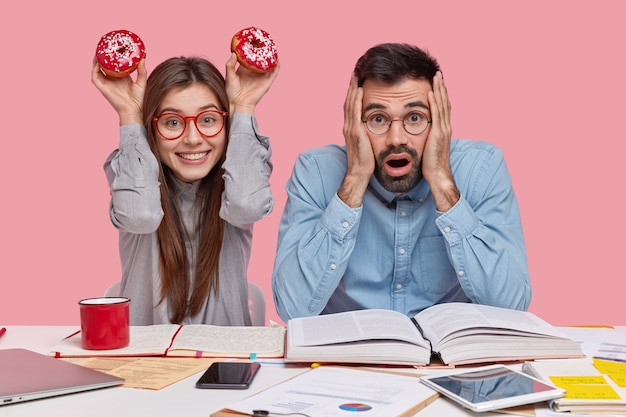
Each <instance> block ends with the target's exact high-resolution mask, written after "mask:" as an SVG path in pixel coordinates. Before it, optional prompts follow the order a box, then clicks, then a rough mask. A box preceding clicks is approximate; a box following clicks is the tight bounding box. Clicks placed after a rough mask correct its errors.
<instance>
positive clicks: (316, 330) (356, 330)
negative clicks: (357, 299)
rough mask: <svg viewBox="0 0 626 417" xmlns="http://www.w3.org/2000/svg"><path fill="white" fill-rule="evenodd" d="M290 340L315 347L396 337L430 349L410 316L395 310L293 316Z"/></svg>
mask: <svg viewBox="0 0 626 417" xmlns="http://www.w3.org/2000/svg"><path fill="white" fill-rule="evenodd" d="M288 329H289V330H288V331H289V339H290V342H291V344H292V345H293V346H316V345H326V344H333V343H344V342H354V341H358V340H371V339H395V340H403V341H406V342H409V343H413V344H415V345H418V346H423V347H425V348H426V349H429V350H430V344H429V343H428V342H427V341H426V340H424V338H423V337H422V335H421V334H420V332H419V330H417V327H415V325H414V324H413V322H412V321H411V319H410V318H408V317H407V316H405V315H404V314H402V313H399V312H397V311H393V310H377V309H372V310H356V311H347V312H344V313H337V314H326V315H320V316H313V317H301V318H297V319H291V320H289V323H288Z"/></svg>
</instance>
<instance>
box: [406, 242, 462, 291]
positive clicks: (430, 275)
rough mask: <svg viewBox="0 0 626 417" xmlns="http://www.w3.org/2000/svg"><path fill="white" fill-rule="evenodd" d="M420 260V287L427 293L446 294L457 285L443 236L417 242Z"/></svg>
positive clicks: (418, 279) (418, 277)
mask: <svg viewBox="0 0 626 417" xmlns="http://www.w3.org/2000/svg"><path fill="white" fill-rule="evenodd" d="M416 256H417V257H418V258H419V265H420V268H419V271H418V273H419V274H420V275H419V276H417V277H416V279H417V282H418V285H419V287H420V288H421V290H422V291H424V292H425V293H430V294H445V293H446V292H448V291H449V290H450V289H451V288H452V287H454V286H455V285H456V283H457V280H456V275H455V273H454V268H452V265H451V264H450V260H449V258H448V251H447V248H446V242H445V239H444V238H443V237H442V236H433V237H423V238H421V239H419V240H418V241H417V253H416Z"/></svg>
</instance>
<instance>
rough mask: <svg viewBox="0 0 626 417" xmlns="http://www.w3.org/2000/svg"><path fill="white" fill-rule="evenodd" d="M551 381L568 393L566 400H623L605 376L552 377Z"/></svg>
mask: <svg viewBox="0 0 626 417" xmlns="http://www.w3.org/2000/svg"><path fill="white" fill-rule="evenodd" d="M550 380H551V381H552V383H553V384H554V385H556V386H557V387H560V388H563V389H564V390H565V391H566V393H565V398H570V399H578V400H619V399H621V397H620V396H619V394H618V393H617V392H616V391H615V390H614V389H613V387H611V386H610V385H609V384H608V382H607V381H606V379H604V376H598V375H589V376H586V375H576V376H551V377H550Z"/></svg>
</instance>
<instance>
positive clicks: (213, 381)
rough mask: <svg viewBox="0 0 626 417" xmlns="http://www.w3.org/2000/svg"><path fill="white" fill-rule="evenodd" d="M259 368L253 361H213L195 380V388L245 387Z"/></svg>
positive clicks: (259, 365)
mask: <svg viewBox="0 0 626 417" xmlns="http://www.w3.org/2000/svg"><path fill="white" fill-rule="evenodd" d="M259 368H261V364H259V363H255V362H214V363H212V364H211V366H209V368H208V369H207V370H206V371H205V372H204V374H202V376H201V377H200V379H198V381H197V382H196V388H225V389H246V388H248V387H249V386H250V383H251V382H252V380H253V379H254V376H255V375H256V373H257V372H258V371H259Z"/></svg>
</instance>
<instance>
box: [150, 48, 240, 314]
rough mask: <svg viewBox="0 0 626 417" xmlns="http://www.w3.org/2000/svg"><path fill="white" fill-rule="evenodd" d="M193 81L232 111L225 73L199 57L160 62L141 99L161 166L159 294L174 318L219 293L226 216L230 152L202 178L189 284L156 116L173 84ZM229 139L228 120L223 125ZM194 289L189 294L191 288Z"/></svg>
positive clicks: (182, 237)
mask: <svg viewBox="0 0 626 417" xmlns="http://www.w3.org/2000/svg"><path fill="white" fill-rule="evenodd" d="M194 83H202V84H206V85H207V86H208V87H209V88H210V89H211V90H212V91H213V92H214V93H215V95H216V96H217V98H218V100H219V101H220V103H219V105H220V106H221V109H220V110H224V111H227V110H228V96H227V94H226V87H225V82H224V77H223V76H222V74H221V73H220V72H219V71H218V70H217V68H216V67H215V66H214V65H213V64H211V63H210V62H209V61H207V60H206V59H203V58H199V57H175V58H170V59H168V60H166V61H164V62H162V63H161V64H159V65H158V66H157V67H156V68H155V69H154V70H153V71H152V73H151V74H150V76H149V77H148V81H147V84H146V92H145V96H144V103H143V117H144V125H145V127H146V130H147V131H148V140H149V142H150V148H151V149H152V152H153V153H154V155H155V156H156V158H157V160H158V161H159V163H160V164H159V165H160V167H161V169H160V172H159V182H160V183H161V205H162V207H163V213H164V215H163V220H162V221H161V224H160V226H159V229H158V231H157V233H158V238H159V252H160V253H159V270H160V273H161V298H160V300H159V303H161V302H163V300H165V299H166V297H167V300H168V303H169V307H170V310H171V317H170V321H171V322H172V323H181V322H182V321H183V319H184V318H185V317H187V316H194V315H196V314H198V313H199V312H200V309H201V308H202V306H203V304H204V302H205V301H206V299H207V297H208V296H209V293H210V291H213V293H214V294H216V295H217V293H218V282H219V258H220V252H221V249H222V240H223V238H224V220H223V219H221V218H220V216H219V211H220V205H221V196H222V193H223V191H224V179H223V177H222V176H223V169H222V165H223V163H224V159H225V157H226V152H224V154H223V155H222V157H221V158H220V160H219V161H218V162H217V163H216V164H215V166H214V167H213V169H212V170H211V172H209V174H208V175H207V176H206V177H204V178H203V179H202V180H200V185H199V188H198V195H197V197H196V202H195V205H196V207H195V209H196V210H195V211H196V212H197V213H198V222H197V224H198V227H199V230H201V233H200V244H199V247H198V249H197V250H198V253H197V255H196V259H197V261H196V265H195V278H194V280H193V288H191V280H190V276H189V275H190V272H189V271H190V265H189V262H188V257H187V249H186V247H185V239H186V238H188V237H189V232H188V231H187V230H186V228H185V225H184V223H183V220H182V215H181V212H180V208H179V207H178V204H177V202H176V198H175V196H174V195H173V193H172V186H171V182H172V180H173V178H174V174H173V173H172V172H171V170H170V169H169V168H168V167H167V166H166V165H165V164H163V163H162V162H161V159H160V157H159V152H158V151H157V143H156V141H157V138H156V134H155V130H154V125H153V123H152V118H153V117H154V116H156V113H157V112H158V111H159V106H160V105H161V102H162V101H163V98H164V97H165V95H166V94H167V93H169V92H170V91H171V90H172V89H174V88H181V87H183V88H184V87H188V86H190V85H192V84H194ZM225 134H226V140H227V141H228V122H227V123H226V126H225ZM190 289H191V298H189V293H190Z"/></svg>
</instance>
